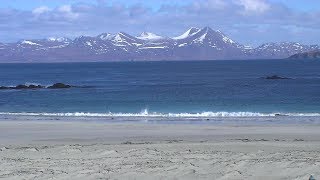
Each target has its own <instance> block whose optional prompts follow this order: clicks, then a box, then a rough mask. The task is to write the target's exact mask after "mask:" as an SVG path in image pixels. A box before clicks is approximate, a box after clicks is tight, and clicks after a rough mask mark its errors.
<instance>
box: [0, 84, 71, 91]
mask: <svg viewBox="0 0 320 180" xmlns="http://www.w3.org/2000/svg"><path fill="white" fill-rule="evenodd" d="M71 87H76V86H71V85H68V84H63V83H55V84H53V85H52V86H49V87H45V86H41V85H34V84H31V85H29V86H27V85H23V84H19V85H17V86H15V87H10V86H0V90H5V89H19V90H21V89H46V88H48V89H64V88H71Z"/></svg>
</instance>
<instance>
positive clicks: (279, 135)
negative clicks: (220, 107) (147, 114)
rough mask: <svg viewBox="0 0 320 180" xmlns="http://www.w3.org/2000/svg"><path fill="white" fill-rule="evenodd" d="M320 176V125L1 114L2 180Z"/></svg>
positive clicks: (0, 165) (317, 177)
mask: <svg viewBox="0 0 320 180" xmlns="http://www.w3.org/2000/svg"><path fill="white" fill-rule="evenodd" d="M311 174H312V175H313V176H314V177H315V178H316V179H320V126H319V125H269V126H268V125H263V126H257V125H254V126H249V125H243V126H233V125H208V124H207V125H187V124H180V125H170V124H162V125H160V124H131V123H124V124H112V123H111V124H110V123H100V122H75V121H73V122H65V121H20V120H19V121H17V120H15V121H10V120H1V121H0V179H1V178H2V179H221V180H222V179H246V180H250V179H252V180H257V179H259V180H263V179H272V180H274V179H290V180H293V179H299V180H300V179H305V180H307V179H308V178H309V176H310V175H311Z"/></svg>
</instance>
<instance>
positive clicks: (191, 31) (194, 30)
mask: <svg viewBox="0 0 320 180" xmlns="http://www.w3.org/2000/svg"><path fill="white" fill-rule="evenodd" d="M200 30H201V29H199V28H195V27H192V28H190V29H188V30H187V31H186V32H185V33H183V34H182V35H180V36H177V37H173V38H172V39H175V40H180V39H185V38H188V37H190V36H193V35H195V34H196V33H198V32H199V31H200Z"/></svg>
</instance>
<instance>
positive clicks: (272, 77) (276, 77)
mask: <svg viewBox="0 0 320 180" xmlns="http://www.w3.org/2000/svg"><path fill="white" fill-rule="evenodd" d="M265 79H274V80H276V79H290V78H287V77H281V76H278V75H273V76H267V77H265Z"/></svg>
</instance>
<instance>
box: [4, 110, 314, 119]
mask: <svg viewBox="0 0 320 180" xmlns="http://www.w3.org/2000/svg"><path fill="white" fill-rule="evenodd" d="M0 115H17V116H59V117H175V118H179V117H185V118H207V117H275V116H298V117H300V116H303V117H317V116H320V113H259V112H201V113H156V112H151V113H150V112H148V110H147V109H145V110H143V111H141V112H140V113H111V112H108V113H90V112H69V113H46V112H42V113H35V112H0Z"/></svg>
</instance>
